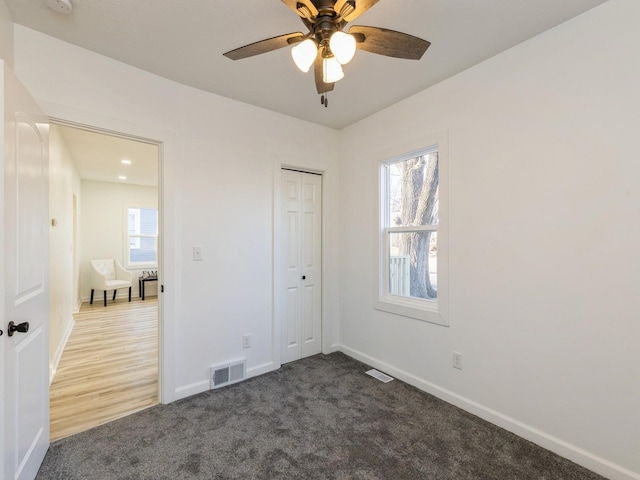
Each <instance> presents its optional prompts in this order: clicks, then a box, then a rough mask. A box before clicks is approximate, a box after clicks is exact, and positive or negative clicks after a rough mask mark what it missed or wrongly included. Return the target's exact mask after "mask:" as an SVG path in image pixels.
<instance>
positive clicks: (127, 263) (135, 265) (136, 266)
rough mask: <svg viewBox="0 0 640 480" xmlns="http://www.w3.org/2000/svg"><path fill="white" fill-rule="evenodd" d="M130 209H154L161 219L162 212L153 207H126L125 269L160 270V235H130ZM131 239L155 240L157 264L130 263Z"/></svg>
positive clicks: (124, 229)
mask: <svg viewBox="0 0 640 480" xmlns="http://www.w3.org/2000/svg"><path fill="white" fill-rule="evenodd" d="M130 208H150V209H154V210H156V211H157V215H158V217H159V215H160V211H159V209H158V208H157V207H155V206H153V207H138V206H131V205H130V206H126V207H124V215H123V217H124V228H123V231H124V240H123V246H124V255H123V256H124V267H125V268H130V269H135V270H141V269H144V268H149V269H152V268H158V262H157V260H158V255H159V252H158V236H159V233H156V235H129V209H130ZM137 221H138V222H139V221H140V219H139V218H138V219H137ZM158 221H160V218H158ZM158 229H159V225H158ZM130 237H135V238H155V240H156V242H155V244H156V245H155V249H156V261H155V262H130V261H129V258H130V256H131V254H130V252H129V250H130V249H129V238H130Z"/></svg>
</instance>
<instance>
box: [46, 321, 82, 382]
mask: <svg viewBox="0 0 640 480" xmlns="http://www.w3.org/2000/svg"><path fill="white" fill-rule="evenodd" d="M75 325H76V322H75V321H74V320H73V318H72V319H71V321H70V322H69V323H68V324H67V328H66V330H65V331H64V334H63V335H62V340H61V341H60V343H59V344H58V348H56V352H55V354H54V355H53V358H52V359H51V365H50V367H49V385H51V383H52V382H53V377H54V376H55V374H56V371H57V370H58V365H59V364H60V359H61V358H62V353H63V352H64V347H66V346H67V342H68V341H69V337H70V336H71V332H72V331H73V327H74V326H75Z"/></svg>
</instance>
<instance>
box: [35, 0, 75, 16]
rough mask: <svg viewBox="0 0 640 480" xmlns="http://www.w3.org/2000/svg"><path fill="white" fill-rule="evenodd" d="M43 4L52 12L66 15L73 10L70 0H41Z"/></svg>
mask: <svg viewBox="0 0 640 480" xmlns="http://www.w3.org/2000/svg"><path fill="white" fill-rule="evenodd" d="M42 1H43V2H44V4H45V5H46V6H47V7H49V8H50V9H51V10H53V11H54V12H58V13H62V14H63V15H68V14H70V13H71V11H72V10H73V4H72V3H71V0H42Z"/></svg>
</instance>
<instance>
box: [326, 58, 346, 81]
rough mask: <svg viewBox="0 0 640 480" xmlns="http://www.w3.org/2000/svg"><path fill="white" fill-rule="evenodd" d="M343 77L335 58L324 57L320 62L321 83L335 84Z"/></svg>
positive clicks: (340, 67) (340, 66)
mask: <svg viewBox="0 0 640 480" xmlns="http://www.w3.org/2000/svg"><path fill="white" fill-rule="evenodd" d="M342 77H344V72H343V71H342V65H340V62H338V60H336V57H325V58H324V59H323V60H322V81H323V82H324V83H335V82H337V81H338V80H340V79H341V78H342Z"/></svg>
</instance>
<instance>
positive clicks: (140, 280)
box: [138, 275, 158, 300]
mask: <svg viewBox="0 0 640 480" xmlns="http://www.w3.org/2000/svg"><path fill="white" fill-rule="evenodd" d="M157 281H158V276H157V275H155V276H153V277H138V292H139V295H140V296H141V297H142V300H144V284H145V283H147V282H157Z"/></svg>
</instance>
